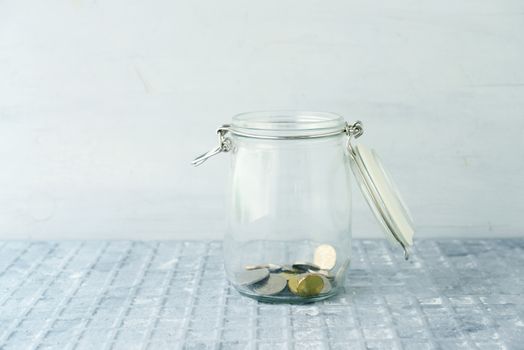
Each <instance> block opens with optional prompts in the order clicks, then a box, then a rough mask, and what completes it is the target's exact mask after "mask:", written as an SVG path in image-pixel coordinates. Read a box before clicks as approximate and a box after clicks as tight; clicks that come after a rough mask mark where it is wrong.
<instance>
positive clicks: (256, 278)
mask: <svg viewBox="0 0 524 350" xmlns="http://www.w3.org/2000/svg"><path fill="white" fill-rule="evenodd" d="M268 276H269V270H268V269H266V268H263V269H256V270H247V271H242V272H239V273H237V274H236V276H235V277H236V278H235V280H236V281H237V283H238V284H240V285H241V286H250V285H252V284H255V283H257V282H260V281H263V280H265V279H266V278H267V277H268Z"/></svg>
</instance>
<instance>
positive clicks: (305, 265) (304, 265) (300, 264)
mask: <svg viewBox="0 0 524 350" xmlns="http://www.w3.org/2000/svg"><path fill="white" fill-rule="evenodd" d="M293 268H294V269H297V270H300V271H310V270H312V271H318V270H320V267H319V266H318V265H316V264H313V263H310V262H307V261H297V262H295V263H294V264H293Z"/></svg>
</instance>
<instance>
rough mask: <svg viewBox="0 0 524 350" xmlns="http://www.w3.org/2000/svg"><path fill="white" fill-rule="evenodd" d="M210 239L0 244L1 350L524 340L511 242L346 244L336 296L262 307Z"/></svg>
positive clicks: (518, 249)
mask: <svg viewBox="0 0 524 350" xmlns="http://www.w3.org/2000/svg"><path fill="white" fill-rule="evenodd" d="M221 264H222V260H221V245H220V243H218V242H129V241H117V242H114V241H113V242H102V241H91V242H3V243H0V345H1V347H2V349H35V348H37V349H49V348H51V349H146V348H147V349H208V348H209V349H271V350H273V349H288V348H295V349H301V350H303V349H329V348H332V349H365V348H368V349H416V350H423V349H524V297H523V293H524V277H523V275H524V271H523V270H524V239H523V240H518V239H512V240H469V241H459V240H447V241H445V240H442V241H433V240H421V241H418V242H417V243H416V247H415V249H414V254H413V259H412V260H411V261H409V262H405V261H403V260H402V254H401V252H400V251H399V250H396V249H393V250H392V249H391V248H390V247H389V246H388V245H387V244H386V243H385V242H384V241H368V240H365V241H355V242H354V257H353V262H352V269H351V271H350V272H349V280H348V281H347V285H346V292H345V293H344V294H341V295H339V296H338V297H335V298H333V299H330V300H327V301H325V302H321V303H317V304H310V305H302V306H300V305H269V304H261V303H257V302H255V301H253V300H251V299H247V298H244V297H241V296H239V295H238V294H237V292H236V291H234V290H233V289H232V288H231V287H229V286H228V284H227V282H226V281H225V277H224V272H223V269H222V265H221Z"/></svg>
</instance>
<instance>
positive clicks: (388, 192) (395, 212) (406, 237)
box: [350, 144, 415, 259]
mask: <svg viewBox="0 0 524 350" xmlns="http://www.w3.org/2000/svg"><path fill="white" fill-rule="evenodd" d="M350 153H351V157H350V159H351V161H350V163H351V168H352V170H353V173H354V174H355V177H356V179H357V182H358V184H359V187H360V189H361V190H362V194H363V195H364V197H365V198H366V200H367V202H368V204H369V207H370V208H371V210H372V211H373V213H374V214H375V216H376V218H377V220H378V222H379V223H380V224H381V226H382V228H383V229H384V232H385V233H386V237H388V238H389V239H392V240H394V241H395V242H397V243H398V244H400V245H401V246H402V248H403V249H404V256H405V258H406V259H408V257H409V247H410V246H411V245H413V234H414V233H415V229H414V227H413V220H412V219H411V215H410V214H409V210H408V208H407V207H406V205H405V204H404V202H403V201H402V198H401V196H400V193H399V192H398V190H397V187H396V186H395V184H394V183H393V181H392V180H391V177H390V176H389V175H388V173H387V172H386V171H385V169H384V168H383V167H382V163H381V162H380V159H379V158H378V156H377V154H376V153H375V151H374V150H372V149H368V148H367V147H365V146H363V145H361V144H358V145H355V146H351V147H350Z"/></svg>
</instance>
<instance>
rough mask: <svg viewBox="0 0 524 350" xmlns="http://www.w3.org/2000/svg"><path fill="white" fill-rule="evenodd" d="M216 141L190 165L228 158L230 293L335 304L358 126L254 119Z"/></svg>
mask: <svg viewBox="0 0 524 350" xmlns="http://www.w3.org/2000/svg"><path fill="white" fill-rule="evenodd" d="M217 132H218V135H219V146H218V147H217V148H215V149H213V150H211V151H209V152H208V153H206V154H203V155H202V156H200V157H198V158H197V159H195V161H194V162H193V164H194V165H199V164H201V163H202V162H204V161H205V160H206V159H207V158H209V157H211V156H213V155H215V154H217V153H220V152H229V155H230V158H231V167H230V172H231V173H230V183H229V187H228V189H229V190H228V195H227V207H226V208H227V209H226V210H227V213H226V214H227V215H226V217H227V229H226V234H225V238H224V263H225V269H226V272H227V276H228V279H229V280H230V282H231V283H232V285H233V286H234V287H235V288H236V289H237V290H238V291H239V292H240V293H241V294H243V295H246V296H249V297H252V298H255V299H258V300H262V301H269V302H291V303H304V302H312V301H317V300H322V299H325V298H328V297H330V296H333V295H335V294H336V293H337V292H339V291H340V290H341V288H342V286H343V284H344V279H345V276H346V270H347V268H348V267H349V264H350V261H351V179H352V173H351V167H350V162H352V165H353V167H354V168H359V164H360V163H361V162H362V160H361V159H360V158H358V155H359V150H358V149H356V150H354V149H353V148H352V146H351V142H349V141H350V140H351V138H352V137H353V136H355V137H358V136H360V134H362V128H361V125H360V122H357V123H355V124H353V125H349V124H347V123H346V122H345V121H344V119H343V118H342V117H341V116H339V115H336V114H333V113H324V112H294V111H291V112H290V111H282V112H274V111H273V112H252V113H244V114H239V115H236V116H235V117H233V120H232V123H231V125H224V126H223V127H222V128H220V129H218V131H217ZM361 151H362V152H364V151H365V152H367V150H366V149H364V148H363V149H362V150H361ZM363 154H364V156H365V155H366V154H367V153H363ZM355 157H357V158H358V161H357V162H355ZM367 158H368V159H371V161H368V164H369V163H373V164H371V165H372V167H370V170H373V171H374V169H378V167H377V166H375V164H374V162H375V161H374V158H375V157H369V156H368V157H367ZM364 160H365V159H364ZM359 162H360V163H359ZM357 163H358V164H357ZM363 169H364V170H363V171H362V172H361V174H360V175H366V174H367V173H368V171H367V170H368V169H365V167H364V168H363ZM354 170H355V169H354ZM364 178H365V179H367V177H366V176H364ZM380 179H381V180H382V177H380ZM383 183H386V181H385V180H384V181H381V182H380V183H379V185H383ZM373 185H374V184H373ZM366 186H367V187H369V184H367V185H366ZM366 186H363V185H362V183H361V187H366ZM383 192H384V191H383ZM386 192H387V193H386V194H387V195H388V196H387V198H386V199H387V200H388V201H389V202H388V203H392V200H391V198H390V197H391V196H389V191H386ZM367 198H370V200H371V201H379V200H380V198H376V197H374V196H373V193H371V194H369V195H367ZM371 203H372V202H370V205H371ZM393 204H395V205H396V202H394V203H393ZM394 209H397V208H396V207H395V208H394ZM375 212H376V213H377V215H380V214H381V213H382V212H383V208H382V207H380V208H378V209H377V210H375ZM395 212H396V211H395ZM381 219H384V218H381ZM384 223H385V228H388V227H390V228H391V227H392V224H391V222H389V221H387V220H385V221H384ZM402 223H403V222H402ZM395 234H396V232H394V233H393V235H392V236H393V237H395V239H396V238H397V236H400V235H395ZM397 240H398V239H397ZM398 241H399V242H400V243H401V244H402V242H401V241H400V240H398ZM406 244H407V243H406ZM402 246H403V247H404V244H403V245H402Z"/></svg>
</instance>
